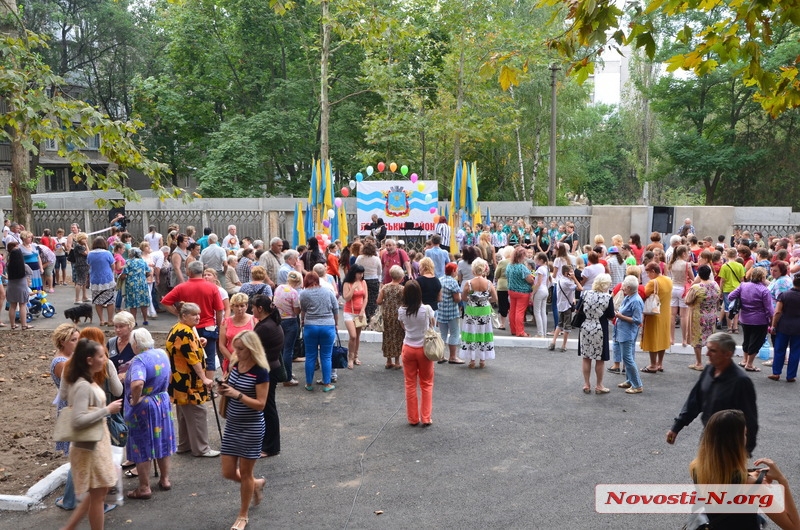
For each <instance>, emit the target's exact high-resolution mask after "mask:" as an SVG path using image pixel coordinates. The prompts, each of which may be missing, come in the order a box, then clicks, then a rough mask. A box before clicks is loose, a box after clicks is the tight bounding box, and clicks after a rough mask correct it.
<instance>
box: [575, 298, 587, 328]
mask: <svg viewBox="0 0 800 530" xmlns="http://www.w3.org/2000/svg"><path fill="white" fill-rule="evenodd" d="M584 322H586V313H584V312H583V296H581V297H580V298H579V299H578V301H577V302H576V303H575V311H574V312H573V313H572V327H573V328H579V327H581V326H582V325H583V323H584Z"/></svg>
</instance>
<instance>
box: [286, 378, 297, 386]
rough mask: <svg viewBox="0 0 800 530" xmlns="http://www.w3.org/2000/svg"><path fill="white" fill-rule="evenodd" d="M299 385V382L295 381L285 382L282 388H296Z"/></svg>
mask: <svg viewBox="0 0 800 530" xmlns="http://www.w3.org/2000/svg"><path fill="white" fill-rule="evenodd" d="M299 384H300V382H299V381H297V379H292V380H291V381H286V382H285V383H283V386H297V385H299Z"/></svg>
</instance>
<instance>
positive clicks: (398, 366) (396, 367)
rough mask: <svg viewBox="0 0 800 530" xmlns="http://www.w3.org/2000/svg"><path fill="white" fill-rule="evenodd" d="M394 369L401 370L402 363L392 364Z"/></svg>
mask: <svg viewBox="0 0 800 530" xmlns="http://www.w3.org/2000/svg"><path fill="white" fill-rule="evenodd" d="M394 369H395V370H402V369H403V366H402V365H400V364H396V365H394Z"/></svg>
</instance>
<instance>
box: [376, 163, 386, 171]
mask: <svg viewBox="0 0 800 530" xmlns="http://www.w3.org/2000/svg"><path fill="white" fill-rule="evenodd" d="M384 169H386V164H384V163H383V162H378V173H383V170H384Z"/></svg>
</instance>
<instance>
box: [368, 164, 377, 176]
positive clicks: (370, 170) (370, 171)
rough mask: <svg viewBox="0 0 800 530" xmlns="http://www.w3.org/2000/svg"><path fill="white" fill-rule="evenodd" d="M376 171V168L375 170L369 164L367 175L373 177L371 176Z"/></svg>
mask: <svg viewBox="0 0 800 530" xmlns="http://www.w3.org/2000/svg"><path fill="white" fill-rule="evenodd" d="M374 171H375V170H374V169H372V166H367V176H368V177H371V176H372V173H373V172H374Z"/></svg>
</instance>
